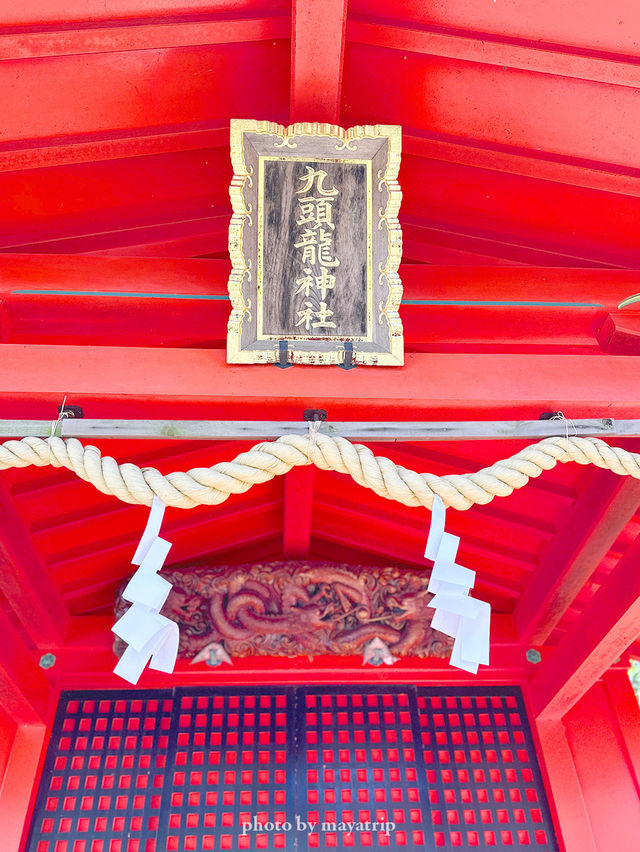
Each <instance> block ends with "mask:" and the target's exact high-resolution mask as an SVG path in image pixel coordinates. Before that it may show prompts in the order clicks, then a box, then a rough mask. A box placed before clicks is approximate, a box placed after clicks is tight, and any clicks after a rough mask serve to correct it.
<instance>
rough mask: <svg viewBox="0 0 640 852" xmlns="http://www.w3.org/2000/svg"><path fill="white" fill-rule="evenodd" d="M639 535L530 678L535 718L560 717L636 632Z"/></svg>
mask: <svg viewBox="0 0 640 852" xmlns="http://www.w3.org/2000/svg"><path fill="white" fill-rule="evenodd" d="M639 559H640V536H638V537H637V538H636V539H635V541H634V542H633V544H632V545H631V546H630V547H629V548H628V550H627V551H626V553H625V554H624V556H623V557H622V558H621V559H620V561H619V562H618V564H617V566H616V567H615V568H614V570H613V571H612V572H611V574H610V575H609V576H608V577H607V579H606V580H605V581H604V583H603V585H602V586H601V588H600V589H599V590H598V592H596V594H595V595H594V596H593V598H592V599H591V601H590V602H589V604H588V605H587V607H586V608H585V610H584V611H583V612H582V613H581V615H580V618H579V619H578V621H577V622H576V623H575V625H574V626H573V627H572V628H571V629H570V630H569V631H568V632H567V633H566V634H565V635H564V636H563V638H562V640H561V641H560V643H559V644H558V646H557V647H556V648H553V649H548V650H547V651H546V653H545V656H544V658H543V661H542V662H541V663H540V664H539V665H538V666H537V667H536V670H535V672H534V674H533V677H532V678H531V680H530V689H531V695H532V700H533V706H534V710H535V713H536V715H537V716H540V717H544V718H558V717H561V716H564V714H565V713H566V712H567V711H568V710H569V709H571V707H573V706H574V704H576V702H577V701H579V700H580V698H581V697H582V696H583V695H584V694H585V693H586V692H587V691H588V690H589V689H590V688H591V687H592V686H593V684H594V683H595V682H596V681H597V680H598V679H599V678H600V677H602V675H603V674H604V673H605V672H606V671H607V670H608V669H609V668H610V666H611V665H612V664H613V663H614V662H615V660H616V659H617V658H618V657H619V656H620V655H621V654H623V653H624V651H625V650H626V649H627V648H628V647H629V645H630V644H631V643H632V642H633V641H634V640H635V639H636V638H637V637H638V635H639V634H640V571H638V560H639Z"/></svg>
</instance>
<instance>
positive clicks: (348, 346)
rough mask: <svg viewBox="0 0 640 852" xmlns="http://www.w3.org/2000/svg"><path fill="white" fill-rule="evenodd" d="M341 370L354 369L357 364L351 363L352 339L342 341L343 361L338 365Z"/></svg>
mask: <svg viewBox="0 0 640 852" xmlns="http://www.w3.org/2000/svg"><path fill="white" fill-rule="evenodd" d="M338 366H339V367H340V369H341V370H355V368H356V367H357V364H354V363H353V341H352V340H345V342H344V363H342V364H339V365H338Z"/></svg>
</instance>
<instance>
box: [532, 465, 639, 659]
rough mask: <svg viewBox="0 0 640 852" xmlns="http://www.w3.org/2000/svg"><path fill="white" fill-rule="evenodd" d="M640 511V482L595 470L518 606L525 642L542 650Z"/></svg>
mask: <svg viewBox="0 0 640 852" xmlns="http://www.w3.org/2000/svg"><path fill="white" fill-rule="evenodd" d="M639 507H640V482H638V480H634V479H631V478H627V479H622V480H621V479H620V478H619V477H617V476H616V475H615V474H612V473H611V472H610V471H599V470H595V471H593V473H592V474H591V476H590V477H589V481H588V482H587V484H586V486H585V487H584V489H583V491H582V493H581V494H580V497H579V498H578V500H576V502H575V504H574V505H573V507H572V509H571V512H570V513H569V514H568V515H567V518H566V520H565V523H564V526H563V527H562V529H561V531H559V533H558V535H557V536H556V537H555V539H554V540H553V543H552V545H551V547H550V548H549V550H548V552H547V553H546V555H545V557H544V560H543V561H542V563H541V565H540V567H539V569H538V571H537V572H536V578H535V582H534V583H532V584H531V585H530V586H529V588H528V589H527V591H526V592H525V594H524V595H523V596H522V597H521V599H520V600H519V602H518V606H517V612H516V619H517V621H518V627H519V633H520V636H521V638H522V641H523V642H528V643H530V644H532V645H542V644H544V642H545V641H546V639H547V638H548V637H549V635H550V634H551V632H552V631H553V629H554V628H555V626H556V625H557V624H558V622H559V621H560V620H561V619H562V616H563V615H564V613H565V612H566V610H567V608H568V607H569V606H570V604H571V603H572V602H573V600H574V599H575V598H576V596H577V595H578V593H579V592H580V590H581V589H582V587H583V586H584V584H585V583H586V582H587V581H588V580H589V579H590V578H591V576H592V575H593V573H594V571H595V570H596V569H597V566H598V565H599V563H600V562H601V561H602V560H603V559H604V557H605V556H606V555H607V553H608V552H609V550H610V549H611V548H612V546H613V545H614V543H615V541H616V539H617V538H618V536H619V535H620V533H622V531H623V530H624V529H625V527H626V526H627V524H628V523H629V521H630V520H631V519H632V518H633V516H634V515H635V514H636V512H637V511H638V508H639Z"/></svg>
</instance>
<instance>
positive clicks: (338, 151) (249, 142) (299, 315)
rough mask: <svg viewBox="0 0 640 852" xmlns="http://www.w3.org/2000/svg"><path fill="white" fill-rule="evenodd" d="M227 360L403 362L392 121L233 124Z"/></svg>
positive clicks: (396, 145)
mask: <svg viewBox="0 0 640 852" xmlns="http://www.w3.org/2000/svg"><path fill="white" fill-rule="evenodd" d="M231 152H232V160H233V165H234V178H233V181H232V184H231V190H230V192H231V198H232V202H233V210H234V215H233V218H232V222H231V226H230V230H229V248H230V254H231V259H232V264H233V270H232V273H231V277H230V279H229V293H230V297H231V303H232V312H231V316H230V319H229V334H228V339H227V340H228V346H227V352H228V360H229V362H230V363H245V364H246V363H261V362H262V363H270V362H271V363H272V362H275V361H277V360H278V352H279V349H280V341H286V343H287V349H288V352H287V359H288V361H289V362H290V363H307V364H308V363H316V364H340V363H342V362H343V361H344V360H345V343H347V342H349V344H350V345H352V346H353V362H354V363H360V364H377V365H400V364H402V363H403V341H402V325H401V322H400V318H399V316H398V305H399V303H400V299H401V297H402V285H401V283H400V279H399V277H398V274H397V271H398V265H399V262H400V256H401V252H402V238H401V232H400V228H399V224H398V219H397V213H398V208H399V204H400V195H401V193H400V190H399V187H398V184H397V181H396V177H397V173H398V168H399V162H400V128H398V127H391V126H376V127H353V128H351V129H350V130H347V131H345V130H343V129H341V128H338V127H333V126H330V125H313V124H296V125H292V126H291V127H287V128H284V127H281V126H279V125H274V124H269V123H267V122H255V121H233V122H232V127H231Z"/></svg>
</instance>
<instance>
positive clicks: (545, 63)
mask: <svg viewBox="0 0 640 852" xmlns="http://www.w3.org/2000/svg"><path fill="white" fill-rule="evenodd" d="M347 39H348V40H349V41H351V42H358V43H360V44H368V45H375V46H377V47H385V48H391V49H392V50H399V51H400V50H401V51H411V52H412V53H422V54H426V55H429V56H442V57H446V58H448V59H459V60H466V61H467V62H478V63H481V64H485V65H498V66H500V67H501V68H502V70H503V71H506V70H507V69H519V70H521V71H535V72H536V73H537V74H553V75H556V76H560V77H570V78H573V79H576V80H591V81H595V82H600V83H611V84H614V85H618V86H632V85H635V81H637V74H636V70H635V62H633V61H629V60H628V59H627V60H626V58H625V57H618V56H616V57H606V56H604V55H602V54H600V55H598V54H595V53H591V54H589V55H585V54H584V53H576V52H575V51H567V50H566V49H563V47H562V46H560V45H553V46H552V45H545V47H544V48H542V47H541V46H540V45H538V44H536V46H535V47H534V46H532V45H530V44H523V43H520V44H517V43H514V42H513V41H511V42H503V41H500V40H499V39H488V38H486V37H482V36H478V35H477V34H475V33H474V34H471V33H460V32H448V33H446V32H442V31H434V30H429V29H427V28H425V27H424V26H420V27H417V26H413V27H412V26H407V24H406V23H404V22H403V23H402V24H401V25H398V24H397V23H382V22H380V21H376V22H371V21H365V20H361V19H360V20H353V19H352V20H350V21H349V24H348V26H347ZM625 60H626V61H625Z"/></svg>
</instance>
